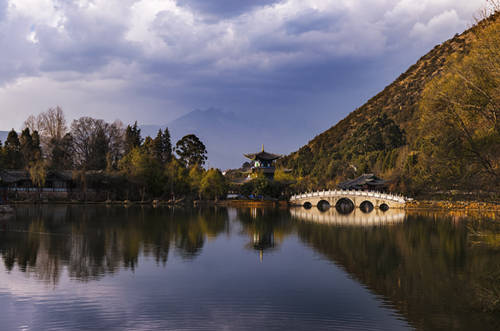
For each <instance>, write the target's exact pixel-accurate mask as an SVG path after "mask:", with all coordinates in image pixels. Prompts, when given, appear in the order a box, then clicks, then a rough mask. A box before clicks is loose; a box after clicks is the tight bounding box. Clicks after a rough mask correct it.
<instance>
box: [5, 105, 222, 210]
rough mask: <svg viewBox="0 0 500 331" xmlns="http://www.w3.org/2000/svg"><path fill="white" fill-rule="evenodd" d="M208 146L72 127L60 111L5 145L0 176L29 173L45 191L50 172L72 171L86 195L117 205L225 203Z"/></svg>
mask: <svg viewBox="0 0 500 331" xmlns="http://www.w3.org/2000/svg"><path fill="white" fill-rule="evenodd" d="M206 154H207V151H206V148H205V145H204V144H203V142H202V141H200V139H199V138H198V137H196V136H195V135H193V134H189V135H186V136H184V137H183V138H182V139H180V140H179V141H178V142H177V143H176V144H175V146H174V145H172V142H171V139H170V133H169V130H168V128H165V129H164V130H159V131H158V134H157V135H156V137H154V138H152V137H149V136H148V137H146V138H145V139H143V138H142V137H141V130H140V128H138V126H137V122H136V123H134V124H133V125H127V126H126V127H125V126H124V125H123V123H122V122H120V121H115V122H113V123H107V122H105V121H104V120H101V119H94V118H91V117H81V118H79V119H76V120H74V121H73V122H72V123H71V125H70V127H69V128H68V127H67V124H66V119H65V116H64V112H63V111H62V109H61V108H60V107H56V108H51V109H49V110H47V111H46V112H43V113H40V114H39V115H37V116H34V115H32V116H30V117H29V118H28V119H27V120H26V121H25V122H24V125H23V129H22V131H21V133H20V134H18V133H17V132H16V131H15V130H12V131H10V132H9V134H8V137H7V139H6V140H5V143H3V144H2V142H0V170H1V169H5V170H24V171H27V172H28V173H29V176H30V178H31V181H32V182H33V183H34V184H35V185H37V186H39V187H43V186H44V184H45V179H46V177H47V174H48V173H49V172H58V171H65V172H68V171H69V170H71V171H72V176H73V180H74V181H75V182H77V183H79V186H80V187H81V188H82V189H83V190H85V189H86V188H87V187H92V188H98V189H101V190H106V191H107V192H109V193H113V196H114V197H115V198H116V199H141V200H145V199H147V198H149V199H151V198H165V199H174V200H175V199H176V196H177V198H179V197H185V196H190V197H193V198H206V199H217V198H221V197H224V196H225V195H226V192H227V183H226V180H225V178H224V176H223V175H222V173H221V172H220V171H219V170H218V169H209V170H205V169H204V168H203V165H204V164H205V161H206V159H207V156H206Z"/></svg>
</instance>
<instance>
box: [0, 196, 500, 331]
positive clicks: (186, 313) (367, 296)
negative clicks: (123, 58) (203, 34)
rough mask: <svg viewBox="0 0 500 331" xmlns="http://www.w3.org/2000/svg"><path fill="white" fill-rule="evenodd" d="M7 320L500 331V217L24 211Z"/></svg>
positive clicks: (3, 274) (1, 240)
mask: <svg viewBox="0 0 500 331" xmlns="http://www.w3.org/2000/svg"><path fill="white" fill-rule="evenodd" d="M0 259H1V260H2V262H1V263H0V329H1V330H4V329H5V330H37V329H42V330H50V329H60V330H71V329H86V330H87V329H101V330H102V329H120V330H123V329H133V330H141V329H143V330H150V329H196V330H199V329H210V330H221V329H227V330H234V329H252V330H253V329H257V328H261V329H266V330H267V329H290V330H292V329H293V330H295V329H303V330H319V329H342V330H345V329H354V330H404V329H422V330H433V329H469V330H489V329H491V330H495V329H500V313H499V311H500V221H498V215H494V214H491V215H472V216H470V215H469V216H465V215H460V214H434V213H423V214H405V213H404V212H401V211H389V212H387V213H381V212H372V213H371V214H368V215H364V214H362V213H361V212H359V211H356V212H355V213H353V214H351V215H348V216H342V215H339V214H337V213H336V212H335V211H333V210H330V211H327V212H319V211H318V210H315V209H311V210H304V209H302V208H299V209H291V210H274V209H231V208H229V209H226V208H217V209H216V208H212V209H191V210H181V209H168V208H157V209H153V208H149V207H148V208H142V207H131V208H123V207H104V206H97V207H82V206H37V207H29V206H26V207H18V208H17V210H16V215H15V216H13V217H10V218H3V219H0Z"/></svg>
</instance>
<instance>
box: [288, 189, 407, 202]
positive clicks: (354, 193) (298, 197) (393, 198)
mask: <svg viewBox="0 0 500 331" xmlns="http://www.w3.org/2000/svg"><path fill="white" fill-rule="evenodd" d="M331 196H363V197H373V198H379V199H382V200H391V201H396V202H399V203H405V202H406V201H408V200H410V199H409V198H407V197H405V196H402V195H394V194H388V193H383V192H378V191H356V190H333V191H332V190H328V191H324V190H323V191H315V192H304V193H302V194H296V195H292V196H291V197H290V201H295V200H301V199H307V198H312V197H331Z"/></svg>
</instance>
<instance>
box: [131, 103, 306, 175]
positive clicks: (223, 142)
mask: <svg viewBox="0 0 500 331" xmlns="http://www.w3.org/2000/svg"><path fill="white" fill-rule="evenodd" d="M140 127H141V134H142V136H143V137H146V136H151V137H155V136H156V134H157V132H158V130H159V129H160V128H161V129H163V128H165V127H168V129H169V130H170V134H171V136H172V144H173V145H175V143H176V142H177V141H178V140H179V139H180V138H182V137H183V136H184V135H186V134H190V133H194V134H196V135H197V136H198V137H199V138H200V139H201V140H202V141H203V143H204V144H205V146H206V147H207V151H208V164H207V166H209V167H217V168H221V169H228V168H239V167H240V166H241V164H242V163H243V162H245V158H244V156H243V153H253V152H257V151H259V150H260V149H261V148H262V145H263V144H264V145H265V149H266V150H267V151H269V152H273V153H277V154H287V153H290V152H291V151H293V150H294V149H296V148H297V147H298V146H300V145H301V144H303V142H304V141H307V140H308V139H310V138H311V137H310V136H308V135H307V133H310V132H314V131H313V129H312V128H309V127H308V126H307V124H304V123H303V122H301V121H297V120H296V119H294V118H285V119H279V120H277V119H273V118H272V117H271V115H270V117H269V118H260V117H259V118H256V117H255V116H253V114H235V113H232V112H226V111H223V110H220V109H216V108H209V109H206V110H194V111H192V112H190V113H188V114H186V115H184V116H182V117H179V118H178V119H176V120H174V121H172V122H170V123H167V124H165V125H141V126H140Z"/></svg>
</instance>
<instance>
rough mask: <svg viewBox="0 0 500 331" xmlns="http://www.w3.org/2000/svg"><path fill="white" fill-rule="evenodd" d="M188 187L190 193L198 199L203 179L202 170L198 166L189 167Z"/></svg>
mask: <svg viewBox="0 0 500 331" xmlns="http://www.w3.org/2000/svg"><path fill="white" fill-rule="evenodd" d="M188 176H189V186H190V187H191V193H192V194H194V195H197V196H198V197H200V194H201V181H202V179H203V177H204V170H203V168H202V167H200V166H195V167H191V169H190V170H189V175H188Z"/></svg>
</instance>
